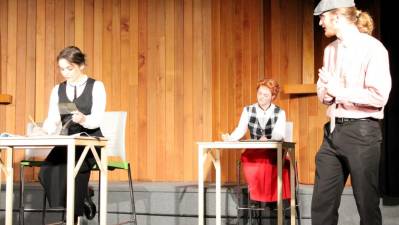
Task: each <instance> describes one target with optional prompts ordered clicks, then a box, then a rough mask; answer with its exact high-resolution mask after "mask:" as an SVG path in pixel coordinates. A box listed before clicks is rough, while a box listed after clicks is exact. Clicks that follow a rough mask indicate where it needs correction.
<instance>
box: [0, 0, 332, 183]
mask: <svg viewBox="0 0 399 225" xmlns="http://www.w3.org/2000/svg"><path fill="white" fill-rule="evenodd" d="M313 7H314V2H313V0H304V1H296V0H281V1H273V0H263V1H262V0H250V1H248V0H0V36H1V39H0V46H1V48H0V62H1V63H0V72H1V77H0V92H1V93H6V94H11V95H12V96H13V102H12V104H10V105H0V115H1V117H0V132H4V131H7V132H12V133H18V134H23V133H24V132H25V124H26V123H27V121H28V115H32V116H33V117H34V118H35V119H36V120H38V121H40V120H43V119H44V118H45V117H46V114H47V107H48V100H49V94H50V91H51V88H52V87H53V86H54V85H55V84H56V83H58V82H60V81H62V77H61V75H60V73H59V71H58V68H57V63H56V61H55V58H56V55H57V53H58V52H59V51H60V50H61V49H62V48H63V47H65V46H67V45H76V46H78V47H80V48H81V49H82V50H83V51H84V52H85V53H86V54H87V59H88V63H87V69H86V73H87V74H88V75H90V76H92V77H94V78H96V79H99V80H102V81H103V82H104V84H105V87H106V91H107V110H124V111H127V112H128V120H127V135H126V141H127V142H126V144H127V158H128V159H129V160H130V162H131V163H132V165H133V171H134V174H133V175H134V178H135V179H136V180H153V181H195V180H196V177H197V176H196V174H197V153H196V150H197V148H196V141H205V140H219V139H220V134H221V133H223V132H231V131H232V130H233V129H234V128H235V126H236V125H237V123H238V120H239V117H240V114H241V111H242V108H243V106H245V105H248V104H251V103H253V102H255V101H256V96H255V94H256V93H255V92H256V90H255V88H256V82H257V81H258V80H259V79H262V78H264V77H271V78H274V79H276V80H278V81H279V82H280V84H281V85H285V84H309V83H314V82H315V76H316V75H315V72H314V71H315V68H318V66H319V64H318V63H319V62H320V61H319V60H320V59H319V58H320V57H321V54H322V48H323V47H324V45H325V43H327V42H325V41H320V39H317V38H316V39H315V38H314V21H317V18H316V19H315V18H314V17H313V16H312V11H313ZM319 36H320V34H319ZM319 36H318V37H319ZM314 40H316V41H314ZM320 43H322V44H320ZM315 57H316V59H317V60H316V61H315V60H314V59H315ZM276 103H277V104H278V105H280V106H281V107H282V108H284V109H285V110H286V112H287V116H288V120H291V121H293V122H294V140H295V142H296V143H297V155H296V156H297V159H298V167H299V180H300V182H301V183H312V182H313V179H314V169H315V168H314V155H315V152H316V151H317V150H318V147H319V145H320V142H321V140H322V125H323V123H324V122H325V121H326V120H327V118H326V117H325V115H324V114H325V107H324V106H323V105H321V104H320V103H319V102H318V100H317V98H316V96H315V95H314V94H308V95H306V94H305V95H288V94H285V93H280V95H279V98H278V99H277V101H276ZM23 157H24V155H23V152H18V153H16V155H15V158H14V160H15V162H16V163H17V162H18V161H19V160H20V159H21V158H23ZM238 158H239V152H235V153H227V152H223V153H222V168H223V173H222V174H223V175H222V176H223V180H224V181H234V180H235V177H236V170H235V165H236V160H237V159H238ZM16 168H18V167H16ZM15 174H18V172H16V173H15ZM31 174H33V173H32V172H31ZM111 174H112V175H111V178H112V179H113V180H124V179H126V176H125V175H124V174H118V173H115V172H113V173H111ZM31 177H34V176H31ZM208 179H212V175H211V176H210V177H208Z"/></svg>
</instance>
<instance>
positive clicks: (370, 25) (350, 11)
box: [333, 7, 374, 35]
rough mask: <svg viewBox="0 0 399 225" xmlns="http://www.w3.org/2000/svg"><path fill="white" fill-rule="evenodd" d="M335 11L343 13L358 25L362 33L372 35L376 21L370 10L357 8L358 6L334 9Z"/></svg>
mask: <svg viewBox="0 0 399 225" xmlns="http://www.w3.org/2000/svg"><path fill="white" fill-rule="evenodd" d="M333 13H336V14H340V15H343V16H344V17H346V19H347V20H349V21H351V22H352V23H354V24H355V25H356V26H357V29H359V31H360V32H362V33H367V34H369V35H371V34H372V33H373V30H374V21H373V18H372V17H371V16H370V14H369V13H368V12H364V11H361V10H358V9H356V7H349V8H338V9H335V10H333Z"/></svg>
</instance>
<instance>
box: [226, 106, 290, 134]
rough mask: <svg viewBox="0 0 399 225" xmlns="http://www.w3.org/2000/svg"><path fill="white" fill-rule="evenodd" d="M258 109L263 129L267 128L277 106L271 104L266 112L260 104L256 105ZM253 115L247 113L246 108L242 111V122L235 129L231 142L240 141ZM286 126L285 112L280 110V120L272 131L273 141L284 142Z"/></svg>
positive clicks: (257, 113)
mask: <svg viewBox="0 0 399 225" xmlns="http://www.w3.org/2000/svg"><path fill="white" fill-rule="evenodd" d="M254 105H255V107H256V117H257V118H258V121H259V124H260V126H261V128H262V129H264V128H265V127H266V123H267V121H268V120H269V118H270V117H271V116H272V114H273V113H274V109H275V108H276V106H275V105H274V104H271V105H270V107H269V108H268V109H266V110H263V109H262V108H261V107H259V105H258V104H254ZM250 116H251V113H250V112H248V111H247V109H246V107H244V109H243V110H242V113H241V118H240V122H239V123H238V126H237V127H236V128H235V130H234V131H233V133H231V134H230V138H229V141H238V140H240V139H241V138H242V137H243V136H244V135H245V133H246V132H247V130H248V123H249V118H250ZM285 126H286V117H285V112H284V110H282V109H280V112H279V114H278V119H277V121H276V124H275V125H274V128H273V131H272V138H271V139H272V140H283V139H284V138H285Z"/></svg>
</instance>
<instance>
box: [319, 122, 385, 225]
mask: <svg viewBox="0 0 399 225" xmlns="http://www.w3.org/2000/svg"><path fill="white" fill-rule="evenodd" d="M329 127H330V124H329V123H327V124H326V125H325V126H324V139H323V143H322V145H321V147H320V149H319V152H318V153H317V155H316V177H315V185H314V190H313V198H312V225H336V224H337V223H338V208H339V205H340V202H341V195H342V191H343V189H344V186H345V182H346V180H347V178H348V176H349V174H350V175H351V181H352V188H353V194H354V197H355V200H356V206H357V209H358V212H359V216H360V224H361V225H381V224H382V219H381V211H380V208H379V202H380V193H379V190H378V173H379V171H378V170H379V160H380V151H381V142H382V134H381V128H380V124H379V122H378V121H373V120H357V121H353V122H348V123H344V124H336V126H335V129H334V131H333V133H332V134H330V131H329Z"/></svg>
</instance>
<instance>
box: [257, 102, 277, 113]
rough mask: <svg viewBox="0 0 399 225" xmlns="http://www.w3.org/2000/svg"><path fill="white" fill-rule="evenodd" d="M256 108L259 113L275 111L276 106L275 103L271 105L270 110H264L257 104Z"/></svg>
mask: <svg viewBox="0 0 399 225" xmlns="http://www.w3.org/2000/svg"><path fill="white" fill-rule="evenodd" d="M255 107H256V110H257V111H258V112H268V111H270V110H272V109H274V104H273V103H270V106H269V108H268V109H266V110H263V109H262V108H261V107H260V106H259V104H258V103H256V104H255Z"/></svg>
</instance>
